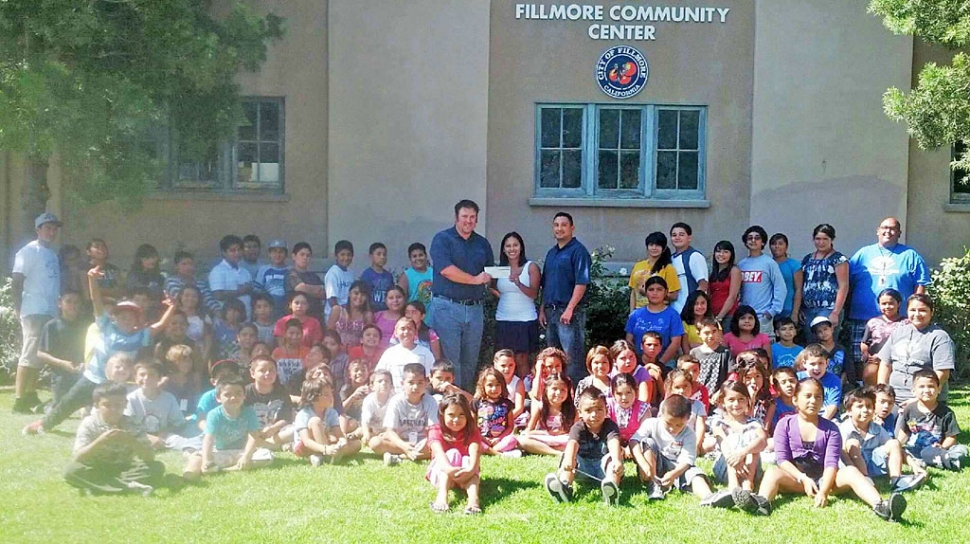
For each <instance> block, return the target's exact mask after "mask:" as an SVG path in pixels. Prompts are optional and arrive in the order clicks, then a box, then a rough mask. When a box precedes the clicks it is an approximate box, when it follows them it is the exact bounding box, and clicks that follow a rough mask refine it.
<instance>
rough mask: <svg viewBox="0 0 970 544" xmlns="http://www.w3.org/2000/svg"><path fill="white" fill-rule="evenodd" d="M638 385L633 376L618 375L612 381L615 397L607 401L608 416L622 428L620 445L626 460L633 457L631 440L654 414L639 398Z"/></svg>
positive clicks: (611, 385)
mask: <svg viewBox="0 0 970 544" xmlns="http://www.w3.org/2000/svg"><path fill="white" fill-rule="evenodd" d="M636 385H637V382H636V379H635V378H634V377H633V375H632V374H627V373H625V372H624V373H622V374H617V375H616V376H613V379H612V380H611V381H610V387H611V388H612V389H613V396H612V397H610V398H608V399H606V408H607V414H608V415H609V416H610V419H612V420H613V421H614V422H615V423H616V425H617V427H619V428H620V445H621V446H623V457H624V458H625V459H631V458H632V457H633V453H632V452H631V451H630V439H631V438H633V435H634V433H636V432H637V429H639V428H640V425H641V424H642V423H643V422H644V421H645V420H646V419H647V418H649V417H650V416H651V415H652V414H653V409H652V407H651V406H650V405H649V404H647V403H646V402H643V401H642V400H640V399H638V398H637V393H636V389H635V387H636Z"/></svg>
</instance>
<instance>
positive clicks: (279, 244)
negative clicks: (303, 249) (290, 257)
mask: <svg viewBox="0 0 970 544" xmlns="http://www.w3.org/2000/svg"><path fill="white" fill-rule="evenodd" d="M275 248H279V249H286V240H280V239H279V238H275V239H273V240H270V241H269V249H275Z"/></svg>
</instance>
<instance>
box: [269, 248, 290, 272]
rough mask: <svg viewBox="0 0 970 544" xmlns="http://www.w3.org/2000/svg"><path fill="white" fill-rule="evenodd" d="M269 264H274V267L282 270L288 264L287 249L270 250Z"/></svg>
mask: <svg viewBox="0 0 970 544" xmlns="http://www.w3.org/2000/svg"><path fill="white" fill-rule="evenodd" d="M269 262H271V263H273V266H275V267H276V268H282V267H283V265H284V264H286V248H283V247H271V248H269Z"/></svg>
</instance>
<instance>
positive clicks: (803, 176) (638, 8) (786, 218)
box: [0, 0, 970, 270]
mask: <svg viewBox="0 0 970 544" xmlns="http://www.w3.org/2000/svg"><path fill="white" fill-rule="evenodd" d="M250 3H251V4H253V5H254V6H256V7H257V8H258V9H260V10H263V11H274V12H275V13H277V14H278V15H281V16H282V17H284V18H285V19H286V28H287V33H286V36H285V38H284V39H282V40H281V41H279V42H277V43H275V44H273V45H272V46H271V47H270V51H269V57H268V60H267V61H266V63H265V65H264V66H263V68H262V69H261V70H260V72H258V73H256V74H241V75H240V76H239V81H240V83H241V85H242V88H243V89H244V94H245V95H246V96H247V107H248V108H249V109H248V110H247V111H248V113H249V120H250V125H251V126H248V127H243V128H241V129H240V133H239V139H238V141H236V142H228V143H225V144H223V145H221V146H219V147H217V148H216V149H215V150H214V153H213V156H212V159H211V160H210V161H209V162H208V163H207V164H183V163H181V161H179V160H178V157H177V154H176V153H174V152H172V151H171V150H173V149H177V145H171V146H167V148H166V149H168V153H170V157H171V159H170V160H171V161H172V167H171V168H170V170H171V175H170V176H169V177H168V178H167V179H166V180H164V182H163V183H162V186H163V189H161V190H159V191H158V192H157V193H156V194H154V195H152V196H151V197H150V198H149V199H148V200H147V201H146V202H145V205H144V207H143V208H142V209H141V210H139V211H138V212H136V213H131V214H129V215H125V216H118V215H115V214H114V213H109V211H108V210H110V209H112V208H109V207H107V206H104V207H95V208H86V209H76V208H75V207H72V206H71V203H70V202H68V201H67V199H66V198H65V197H64V196H63V195H64V191H63V190H62V188H61V187H60V183H59V173H58V171H57V168H56V166H55V168H53V169H52V170H51V172H50V185H51V189H52V193H53V197H52V199H51V201H50V204H49V207H50V209H51V210H52V211H55V212H56V213H58V214H60V215H61V216H62V217H63V218H64V219H65V222H66V223H67V225H66V228H65V229H64V231H63V236H62V240H61V242H62V243H75V244H78V245H83V244H84V243H85V242H86V241H87V240H88V239H89V238H91V237H93V236H102V237H104V238H106V239H107V241H108V244H109V245H110V247H111V249H112V253H113V256H114V260H115V261H116V262H117V263H118V264H119V265H121V266H127V264H128V263H129V262H130V256H131V255H132V254H133V253H134V250H135V248H136V247H137V246H138V245H139V244H140V243H144V242H148V243H151V244H154V245H155V246H156V247H157V248H158V249H159V250H160V251H161V252H162V254H163V255H166V256H170V255H171V254H172V253H173V252H174V251H175V249H176V248H177V247H185V248H188V249H190V250H194V251H196V252H197V253H198V254H201V255H207V256H215V255H216V253H217V242H218V239H219V238H220V237H221V236H222V235H223V234H225V233H236V234H239V235H243V234H249V233H255V234H257V235H259V236H260V237H261V238H262V239H263V241H264V244H265V243H266V241H267V240H268V239H270V238H277V237H279V238H285V239H286V240H287V242H288V243H289V244H290V245H292V244H293V243H295V242H297V241H300V240H306V241H309V242H310V243H311V244H313V246H314V248H315V250H316V254H317V255H318V256H327V255H329V254H330V252H331V250H332V246H333V243H334V242H336V241H337V240H339V239H342V238H346V239H349V240H351V241H352V242H353V243H354V244H355V246H356V247H357V255H358V258H357V261H356V263H355V268H357V269H358V270H360V269H362V268H363V267H364V266H366V249H367V246H368V245H369V244H370V243H371V242H374V241H382V242H384V243H386V244H387V245H388V247H389V248H390V255H391V266H392V267H394V268H397V269H400V268H401V267H402V266H404V265H405V263H406V254H405V253H406V251H405V250H406V247H407V245H408V244H409V243H411V242H413V241H421V242H424V243H426V244H427V243H429V242H430V239H431V237H432V235H433V234H434V232H436V231H437V230H440V229H441V228H444V227H447V226H449V225H450V224H451V221H452V211H451V207H452V206H453V205H454V203H455V202H456V201H458V200H459V199H462V198H470V199H473V200H475V201H477V202H478V203H479V204H480V205H481V206H482V208H483V211H482V216H481V222H480V225H479V232H481V233H483V234H485V235H486V236H487V237H488V238H489V240H490V241H491V242H492V244H493V246H494V247H496V248H497V246H498V243H499V241H500V240H501V238H502V236H503V235H504V234H505V233H506V232H508V231H511V230H515V231H518V232H519V233H521V234H522V235H523V237H524V238H525V240H526V242H527V244H528V248H529V254H530V256H531V257H532V258H540V257H541V256H542V253H543V252H544V251H545V248H546V247H547V246H549V245H550V244H551V243H552V237H551V232H550V224H551V219H552V216H553V214H554V213H555V212H556V211H558V210H560V209H565V210H567V211H569V212H570V213H571V214H572V215H573V216H574V217H575V220H576V224H577V236H578V237H579V238H580V239H581V240H582V241H583V242H584V243H585V244H586V245H587V246H588V247H589V248H591V249H592V248H595V247H599V246H607V245H610V246H613V247H615V248H616V256H615V259H616V260H617V261H618V262H630V261H634V260H637V259H639V258H642V255H643V239H644V237H645V235H646V234H647V233H649V232H651V231H654V230H660V231H664V232H666V231H667V230H668V229H669V227H670V225H671V224H672V223H673V222H675V221H686V222H688V223H690V224H691V225H692V226H693V227H694V230H695V243H694V245H695V247H697V248H699V249H701V250H703V251H704V252H705V253H709V252H710V250H711V248H712V247H713V245H714V243H715V242H717V241H718V240H721V239H729V240H731V241H732V242H734V243H735V245H739V243H740V240H739V239H740V235H741V232H742V231H743V229H744V228H745V227H746V226H747V225H749V224H755V223H756V224H761V225H763V226H764V227H765V228H766V229H767V230H768V232H769V234H770V233H773V232H779V231H780V232H784V233H786V234H788V236H789V238H790V239H791V242H792V254H793V255H795V256H798V257H800V256H801V255H803V254H805V253H806V252H808V251H809V250H810V249H811V231H812V228H813V227H814V226H815V225H816V224H818V223H820V222H829V223H832V224H834V225H835V227H836V228H837V229H838V239H837V241H836V247H837V249H840V250H841V251H843V252H845V253H851V252H854V251H855V250H856V249H857V248H859V247H860V246H862V245H864V244H868V243H872V242H874V240H875V236H874V235H875V227H876V225H877V224H878V222H879V221H880V219H881V218H882V217H884V216H887V215H895V216H897V217H899V218H901V219H902V221H903V225H904V237H905V241H906V242H907V243H909V244H910V245H913V246H915V247H916V248H918V249H919V250H920V251H921V252H922V254H923V255H924V256H926V257H927V259H928V260H930V261H932V262H933V263H934V264H935V263H936V262H938V261H939V259H941V258H943V257H945V256H949V255H955V254H957V253H958V252H961V251H962V248H963V246H964V245H970V235H968V232H970V229H968V228H967V227H968V226H970V214H968V213H967V212H970V203H961V202H970V201H967V200H966V199H965V198H964V197H966V196H968V195H967V194H966V193H965V192H962V191H966V190H965V189H964V190H960V189H959V188H958V190H957V192H956V193H954V191H953V189H952V187H951V178H950V173H949V170H948V162H949V160H950V154H951V151H950V150H949V149H943V150H938V151H932V152H926V151H921V150H919V149H917V148H916V146H915V145H914V144H913V143H912V142H911V141H910V140H909V139H908V137H907V134H906V129H905V126H902V125H898V124H895V123H893V122H891V121H890V120H889V119H887V118H886V116H885V115H884V113H883V111H882V101H881V97H882V94H883V93H884V92H885V90H886V89H887V88H889V87H898V88H900V89H903V90H908V89H909V88H910V86H911V84H912V82H913V80H914V79H915V76H916V74H917V73H918V72H919V69H920V67H921V66H922V65H923V64H924V63H925V62H927V61H930V60H938V61H944V62H945V61H946V60H947V58H948V57H947V55H946V53H945V52H941V51H936V50H932V49H931V48H929V47H927V46H925V45H924V44H921V43H918V42H916V43H914V41H913V40H912V38H910V37H900V36H894V35H892V34H891V33H890V32H889V31H887V30H886V29H885V28H883V27H882V25H881V21H880V20H879V19H878V18H876V17H874V16H871V15H869V14H867V13H866V6H867V3H868V2H867V1H866V0H816V1H812V2H803V1H796V0H719V1H718V2H715V3H712V4H693V3H690V2H679V1H671V2H668V3H666V4H653V3H648V2H632V1H628V2H610V1H602V2H599V3H586V4H568V3H550V2H544V1H536V2H532V3H529V2H522V3H517V2H506V1H498V0H492V1H491V2H487V1H484V0H457V1H449V2H444V1H441V0H411V1H408V2H400V1H390V0H367V1H366V2H364V1H359V0H329V1H319V2H279V1H274V0H260V1H257V0H252V1H251V2H250ZM668 8H669V9H668ZM611 36H620V37H622V39H610V38H611ZM604 37H605V38H607V39H602V38H604ZM620 45H625V46H630V47H632V48H635V49H637V50H638V51H639V52H640V53H641V54H642V55H643V56H644V57H645V58H646V63H647V66H648V67H649V73H648V77H647V78H646V83H645V85H644V86H643V87H642V90H640V92H639V93H638V94H636V95H635V96H633V97H630V98H625V99H616V98H612V97H610V96H608V95H607V94H606V93H604V92H603V91H602V90H601V88H600V85H599V84H598V82H597V79H596V77H595V74H594V72H595V70H596V67H597V63H598V61H599V59H600V57H601V55H603V54H604V52H606V51H607V50H609V49H610V48H613V47H614V46H620ZM22 174H23V166H22V164H21V163H20V162H18V160H17V159H16V157H12V156H10V155H9V154H8V155H3V154H0V210H2V221H0V234H2V236H0V242H2V249H3V252H4V254H5V255H8V256H10V255H12V252H13V250H15V248H16V247H18V246H19V245H20V243H22V241H23V239H22V236H21V233H20V232H18V226H19V224H20V217H19V214H20V205H19V198H20V190H21V189H20V187H21V185H22V183H21V180H22ZM7 261H9V259H7ZM4 264H5V266H9V262H5V263H4Z"/></svg>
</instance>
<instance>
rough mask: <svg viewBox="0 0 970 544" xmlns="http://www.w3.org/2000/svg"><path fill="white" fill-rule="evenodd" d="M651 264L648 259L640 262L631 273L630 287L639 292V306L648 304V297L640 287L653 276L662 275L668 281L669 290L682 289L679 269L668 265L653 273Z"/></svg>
mask: <svg viewBox="0 0 970 544" xmlns="http://www.w3.org/2000/svg"><path fill="white" fill-rule="evenodd" d="M650 268H651V265H650V263H649V262H647V261H646V260H643V261H640V262H638V263H637V264H636V265H634V266H633V272H631V273H630V284H629V285H630V289H633V292H634V293H636V294H637V305H636V307H637V308H643V307H644V306H646V305H647V297H645V296H643V295H641V294H640V287H641V286H642V285H643V284H644V283H646V281H647V279H649V278H650V277H651V276H660V277H661V278H663V279H664V281H665V282H667V291H668V292H671V293H673V292H675V291H680V281H679V280H678V279H677V271H676V270H674V267H673V266H671V265H669V264H668V265H667V266H665V267H663V268H661V269H660V272H657V273H656V274H652V273H651V272H650Z"/></svg>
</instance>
